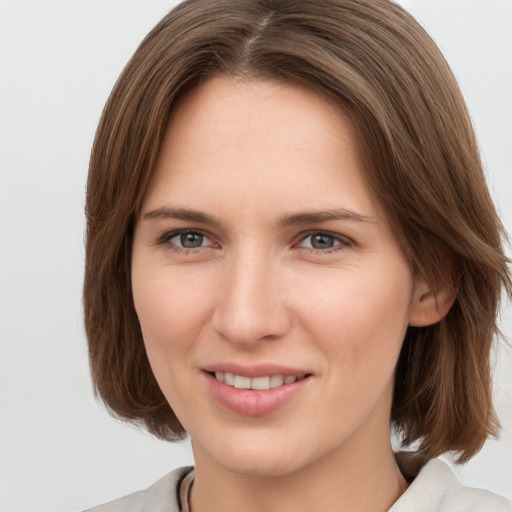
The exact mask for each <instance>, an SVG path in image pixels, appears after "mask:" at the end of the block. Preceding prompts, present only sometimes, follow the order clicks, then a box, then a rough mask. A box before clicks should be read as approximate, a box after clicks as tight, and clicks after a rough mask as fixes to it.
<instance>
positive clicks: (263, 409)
mask: <svg viewBox="0 0 512 512" xmlns="http://www.w3.org/2000/svg"><path fill="white" fill-rule="evenodd" d="M204 375H205V376H206V378H207V382H208V387H209V389H210V393H211V394H212V395H213V397H214V398H215V399H216V401H217V402H218V403H219V404H220V405H221V406H223V407H224V408H225V409H228V410H229V411H231V412H234V413H236V414H241V415H244V416H265V415H266V414H271V413H273V412H275V411H277V410H278V409H281V408H282V407H284V406H285V405H287V404H288V403H289V402H291V401H292V400H293V399H294V398H295V397H296V396H297V395H298V394H299V393H300V392H301V391H303V390H304V388H305V386H306V385H307V382H308V381H309V380H310V379H311V377H306V378H305V379H301V380H297V381H295V382H292V383H291V384H283V385H282V386H279V387H277V388H272V389H266V390H262V391H260V390H258V391H255V390H251V389H237V388H235V387H233V386H228V385H227V384H224V383H223V382H219V381H218V380H217V379H216V378H215V377H214V376H213V375H211V374H210V373H207V372H204Z"/></svg>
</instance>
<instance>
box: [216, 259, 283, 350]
mask: <svg viewBox="0 0 512 512" xmlns="http://www.w3.org/2000/svg"><path fill="white" fill-rule="evenodd" d="M282 284H283V275H282V269H280V268H279V264H278V263H277V262H276V260H275V259H273V258H271V257H270V256H269V254H268V252H266V251H262V250H258V251H250V250H246V251H244V254H238V255H237V256H236V257H233V258H232V259H231V260H230V261H229V263H228V262H226V267H225V274H224V281H223V283H222V285H221V287H220V289H219V293H218V295H217V296H218V302H217V305H216V308H215V311H214V312H213V318H212V324H213V328H214V329H215V331H216V332H217V333H218V334H219V335H220V336H221V337H222V338H224V339H226V340H228V341H229V342H231V343H233V344H236V345H239V346H245V347H247V348H250V347H253V346H254V345H255V344H256V343H257V342H258V341H263V340H268V341H269V340H276V339H278V338H280V337H282V336H284V335H285V334H286V333H287V332H288V330H289V329H290V326H291V318H290V312H289V311H288V308H287V307H286V303H285V300H284V290H283V286H282Z"/></svg>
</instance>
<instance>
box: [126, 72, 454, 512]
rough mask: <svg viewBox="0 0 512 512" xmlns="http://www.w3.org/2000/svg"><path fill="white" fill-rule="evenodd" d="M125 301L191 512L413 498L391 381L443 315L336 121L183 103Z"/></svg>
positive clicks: (243, 101) (304, 101)
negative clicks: (190, 462) (180, 455)
mask: <svg viewBox="0 0 512 512" xmlns="http://www.w3.org/2000/svg"><path fill="white" fill-rule="evenodd" d="M132 284H133V294H134V303H135V309H136V311H137V314H138V317H139V320H140V324H141V328H142V333H143V337H144V341H145V344H146V349H147V353H148V357H149V360H150V363H151V366H152V369H153V371H154V374H155V376H156V379H157V381H158V383H159V385H160V387H161V389H162V390H163V393H164V394H165V396H166V398H167V400H168V401H169V403H170V405H171V407H172V408H173V410H174V411H175V413H176V415H177V416H178V418H179V419H180V421H181V423H182V424H183V425H184V427H185V429H186V430H187V432H188V433H189V435H190V436H191V439H192V445H193V450H194V458H195V462H196V479H195V483H194V486H193V490H192V498H191V507H192V511H193V512H207V511H208V512H217V511H223V512H235V511H236V512H239V511H240V510H243V511H244V512H252V511H261V510H270V511H275V512H285V511H290V510H294V511H295V512H308V511H311V510H322V511H327V512H329V511H337V512H339V511H340V510H347V511H351V512H354V511H355V512H357V511H384V510H387V509H388V508H389V507H390V506H391V505H392V503H394V501H396V499H397V498H398V497H399V496H400V494H401V493H402V492H403V491H404V490H405V488H406V482H405V480H404V479H403V477H402V475H401V474H400V471H399V470H398V468H397V466H396V462H395V459H394V456H393V452H392V449H391V445H390V434H389V430H390V420H389V417H390V410H391V401H392V392H393V373H394V368H395V365H396V361H397V358H398V355H399V352H400V348H401V344H402V340H403V337H404V334H405V331H406V329H407V326H408V325H409V324H412V325H427V324H429V323H433V322H435V321H437V320H439V319H440V318H441V317H442V316H443V314H444V313H445V312H446V311H447V309H448V307H449V305H448V306H446V307H444V306H443V305H441V307H440V308H439V307H436V305H435V304H436V299H438V298H437V297H433V296H432V294H431V293H430V291H429V289H428V287H427V286H426V284H425V283H424V282H422V281H420V280H418V279H415V277H414V276H413V274H412V272H411V268H410V266H409V263H408V261H407V259H406V258H405V256H404V254H403V252H402V250H401V248H400V246H399V244H398V243H397V240H396V238H395V236H394V235H393V232H392V230H391V228H390V225H389V223H388V221H387V220H386V214H385V211H384V210H383V209H382V208H381V207H380V206H379V205H378V204H376V202H375V201H373V200H372V198H371V196H370V195H369V193H368V189H367V187H366V184H365V181H364V177H363V170H362V169H361V166H360V164H359V160H358V158H357V154H356V149H355V138H354V134H353V131H352V129H351V126H350V123H349V122H348V120H347V118H346V117H345V116H344V115H343V114H342V113H341V112H340V111H339V110H338V109H336V108H335V106H334V105H332V104H330V103H329V102H328V101H326V100H325V99H322V98H320V97H319V96H317V95H315V94H313V93H311V92H310V91H308V90H305V89H303V88H301V87H298V86H293V85H290V84H283V83H277V82H269V81H233V80H229V79H227V78H215V79H211V80H209V81H208V82H206V83H204V84H202V85H201V86H199V87H198V88H196V89H195V90H193V91H192V92H191V93H189V94H188V95H187V96H186V97H185V98H184V100H183V101H182V102H181V103H180V105H179V107H178V109H177V110H176V111H175V112H174V113H173V117H172V119H171V122H170V124H169V127H168V130H167V133H166V136H165V139H164V141H163V145H162V148H161V152H160V155H159V159H158V162H157V165H156V169H155V171H154V174H153V176H152V179H151V182H150V185H149V188H148V190H147V193H146V196H145V199H144V202H143V206H142V210H141V214H140V216H139V220H138V223H137V226H136V231H135V237H134V243H133V262H132ZM445 310H446V311H445ZM215 372H217V373H216V375H215ZM226 374H233V375H235V377H232V376H230V375H226ZM284 377H287V379H286V382H285V381H284ZM230 379H234V381H233V380H230ZM251 379H252V380H251ZM222 380H224V382H222ZM271 382H273V383H274V384H273V385H275V386H277V387H272V388H271V389H268V388H269V387H270V383H271ZM233 384H234V386H235V387H234V386H233ZM281 384H282V385H281ZM240 386H241V387H246V388H247V387H251V386H252V387H262V388H264V389H238V387H240Z"/></svg>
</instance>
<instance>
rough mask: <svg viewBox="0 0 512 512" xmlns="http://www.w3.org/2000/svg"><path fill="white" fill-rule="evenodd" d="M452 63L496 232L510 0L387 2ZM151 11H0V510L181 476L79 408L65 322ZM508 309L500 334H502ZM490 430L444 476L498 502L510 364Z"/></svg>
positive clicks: (160, 9)
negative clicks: (123, 86) (119, 98)
mask: <svg viewBox="0 0 512 512" xmlns="http://www.w3.org/2000/svg"><path fill="white" fill-rule="evenodd" d="M401 3H402V4H403V5H404V6H405V7H406V8H408V9H409V10H410V11H411V12H412V13H413V14H414V15H415V16H416V17H417V18H418V19H419V21H420V22H421V23H422V24H423V25H424V26H425V27H426V28H427V29H428V31H429V32H430V33H431V34H432V35H433V37H434V38H435V40H436V41H437V42H438V44H439V45H440V47H441V49H442V50H443V51H444V53H445V55H446V57H447V58H448V61H449V62H450V64H451V65H452V67H453V69H454V71H455V74H456V76H457V77H458V79H459V82H460V85H461V87H462V89H463V92H464V94H465V96H466V99H467V102H468V105H469V108H470V111H471V115H472V117H473V120H474V123H475V126H476V130H477V134H478V137H479V140H480V143H481V148H482V153H483V156H484V161H485V165H486V171H487V174H488V179H489V183H490V187H491V190H492V193H493V195H494V197H495V199H496V201H497V203H498V205H499V210H500V212H501V214H502V217H503V220H504V222H505V225H507V226H508V229H509V231H510V230H511V228H512V201H511V192H512V173H511V172H510V165H511V162H512V94H511V91H512V63H511V49H512V1H511V0H402V2H401ZM173 4H174V2H171V1H164V0H137V1H135V0H108V1H107V0H81V1H78V0H46V1H44V2H43V1H41V0H0V511H1V512H50V511H52V512H64V511H73V510H81V509H84V508H86V507H89V506H92V505H94V504H98V503H101V502H105V501H109V500H112V499H114V498H116V497H119V496H121V495H124V494H127V493H129V492H132V491H135V490H138V489H140V488H144V487H146V486H148V485H150V484H151V483H152V482H154V481H155V480H156V479H157V478H158V477H160V476H161V475H163V474H165V473H166V472H168V471H169V470H171V469H173V468H174V467H177V466H180V465H184V464H191V463H192V457H191V453H190V447H189V445H188V443H184V444H178V445H172V444H169V443H164V442H161V441H157V440H155V439H153V438H151V437H149V435H147V434H144V433H141V432H139V431H137V430H135V429H134V428H132V427H130V426H127V425H124V424H121V423H119V422H117V421H115V420H113V419H111V418H110V417H109V416H108V414H107V413H106V411H105V410H104V409H103V407H102V406H101V404H98V403H97V402H96V401H95V400H94V397H93V394H92V390H91V384H90V380H89V373H88V360H87V353H86V343H85V337H84V331H83V326H82V316H81V284H82V276H83V254H84V248H83V238H84V215H83V204H84V189H85V180H86V173H87V165H88V156H89V152H90V147H91V143H92V140H93V136H94V131H95V127H96V124H97V122H98V118H99V115H100V112H101V110H102V107H103V104H104V102H105V100H106V99H107V96H108V94H109V92H110V90H111V88H112V86H113V84H114V81H115V80H116V78H117V76H118V74H119V73H120V71H121V69H122V68H123V66H124V64H125V63H126V61H127V60H128V58H129V57H130V56H131V54H132V53H133V52H134V50H135V49H136V47H137V45H138V43H139V42H140V40H141V39H142V37H143V36H144V35H145V34H146V33H147V32H148V31H149V30H150V29H151V28H152V26H153V25H154V24H155V23H156V22H157V21H158V20H159V19H160V18H161V17H162V16H163V15H164V14H165V13H166V12H167V11H168V10H169V9H170V8H171V7H172V5H173ZM509 309H510V304H508V305H507V310H505V311H504V315H503V321H502V324H503V330H504V332H505V334H507V335H509V336H510V335H511V334H512V329H511V316H510V314H509V312H508V310H509ZM511 352H512V351H511V349H510V348H506V347H505V346H504V345H503V348H502V350H501V351H500V353H499V354H498V358H497V367H496V377H495V390H496V403H497V408H498V411H499V413H500V416H501V419H502V422H503V432H502V436H501V438H500V440H499V441H490V442H488V443H487V444H486V446H485V448H484V450H483V451H482V452H481V453H480V454H479V455H478V456H477V457H475V458H474V459H473V460H472V461H471V462H470V463H469V464H467V466H465V467H464V468H462V469H461V468H458V469H456V472H457V473H458V474H459V477H460V479H461V480H462V481H463V482H465V483H467V484H469V485H473V486H477V487H485V488H488V489H491V490H493V491H495V492H498V493H500V494H502V495H505V496H507V497H508V498H509V499H512V476H511V475H512V372H511V368H512V354H511Z"/></svg>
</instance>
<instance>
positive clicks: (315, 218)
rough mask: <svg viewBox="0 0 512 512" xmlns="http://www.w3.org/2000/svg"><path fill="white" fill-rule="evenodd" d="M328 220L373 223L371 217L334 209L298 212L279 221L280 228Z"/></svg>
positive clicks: (342, 209) (343, 209)
mask: <svg viewBox="0 0 512 512" xmlns="http://www.w3.org/2000/svg"><path fill="white" fill-rule="evenodd" d="M330 220H346V221H354V222H372V223H373V222H375V220H374V219H372V218H371V217H367V216H365V215H361V214H359V213H356V212H353V211H351V210H346V209H345V208H336V209H333V210H326V211H313V212H299V213H293V214H289V215H284V216H283V217H281V219H280V221H279V225H280V226H294V225H297V224H318V223H321V222H327V221H330Z"/></svg>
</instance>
